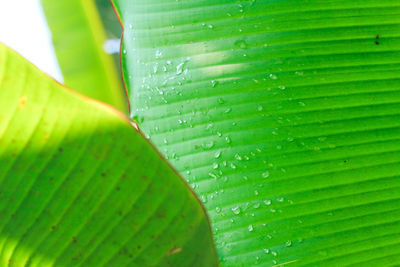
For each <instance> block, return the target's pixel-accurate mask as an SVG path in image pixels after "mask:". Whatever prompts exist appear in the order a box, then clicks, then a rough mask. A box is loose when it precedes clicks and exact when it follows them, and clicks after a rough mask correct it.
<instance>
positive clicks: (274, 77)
mask: <svg viewBox="0 0 400 267" xmlns="http://www.w3.org/2000/svg"><path fill="white" fill-rule="evenodd" d="M269 77H270V78H271V79H272V80H276V79H278V76H276V75H275V74H273V73H270V74H269Z"/></svg>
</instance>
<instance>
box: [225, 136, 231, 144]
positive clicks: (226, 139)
mask: <svg viewBox="0 0 400 267" xmlns="http://www.w3.org/2000/svg"><path fill="white" fill-rule="evenodd" d="M225 141H226V142H227V143H228V144H230V143H231V142H232V141H231V139H230V138H229V136H227V137H225Z"/></svg>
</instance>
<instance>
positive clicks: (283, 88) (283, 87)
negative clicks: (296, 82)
mask: <svg viewBox="0 0 400 267" xmlns="http://www.w3.org/2000/svg"><path fill="white" fill-rule="evenodd" d="M278 88H279V89H281V90H285V89H286V86H284V85H279V86H278Z"/></svg>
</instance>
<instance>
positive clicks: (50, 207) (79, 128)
mask: <svg viewBox="0 0 400 267" xmlns="http://www.w3.org/2000/svg"><path fill="white" fill-rule="evenodd" d="M215 262H216V258H215V252H214V248H213V242H212V237H211V231H210V228H209V225H208V220H207V218H206V216H205V213H204V211H203V209H202V207H201V205H200V202H199V201H198V200H197V199H196V197H195V196H194V195H193V194H192V192H191V191H190V190H189V188H188V187H187V185H186V184H185V183H184V182H183V180H182V179H181V178H180V177H179V176H178V175H177V174H176V173H175V172H174V171H173V170H172V169H171V168H170V166H169V165H168V164H167V163H166V162H165V161H164V160H163V159H162V158H161V157H160V155H159V154H158V153H157V152H156V151H155V150H154V149H153V148H152V147H151V145H149V143H148V142H147V141H146V140H145V139H144V138H143V137H142V136H141V135H140V134H139V133H138V132H137V131H136V130H135V129H134V128H133V127H132V126H131V125H130V122H129V121H128V120H126V119H125V118H124V117H123V116H122V115H121V114H119V113H118V112H117V111H115V110H113V109H112V108H111V107H108V106H106V105H103V104H101V103H98V102H96V101H94V100H91V99H88V98H85V97H83V96H81V95H78V94H76V93H74V92H73V91H70V90H67V89H65V88H63V87H62V86H61V85H59V84H58V83H56V82H55V81H53V80H51V79H50V78H49V77H46V76H45V75H44V74H42V73H41V72H40V71H39V70H38V69H36V68H34V67H33V66H32V65H30V64H29V63H27V62H26V61H25V60H24V59H22V57H20V56H19V55H17V54H16V53H15V52H13V51H11V50H10V49H8V48H6V47H5V46H4V45H2V44H0V266H41V267H42V266H96V267H99V266H214V265H216V264H215Z"/></svg>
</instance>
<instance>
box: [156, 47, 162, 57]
mask: <svg viewBox="0 0 400 267" xmlns="http://www.w3.org/2000/svg"><path fill="white" fill-rule="evenodd" d="M160 57H162V52H161V51H160V50H158V49H157V50H156V54H155V58H160Z"/></svg>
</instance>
